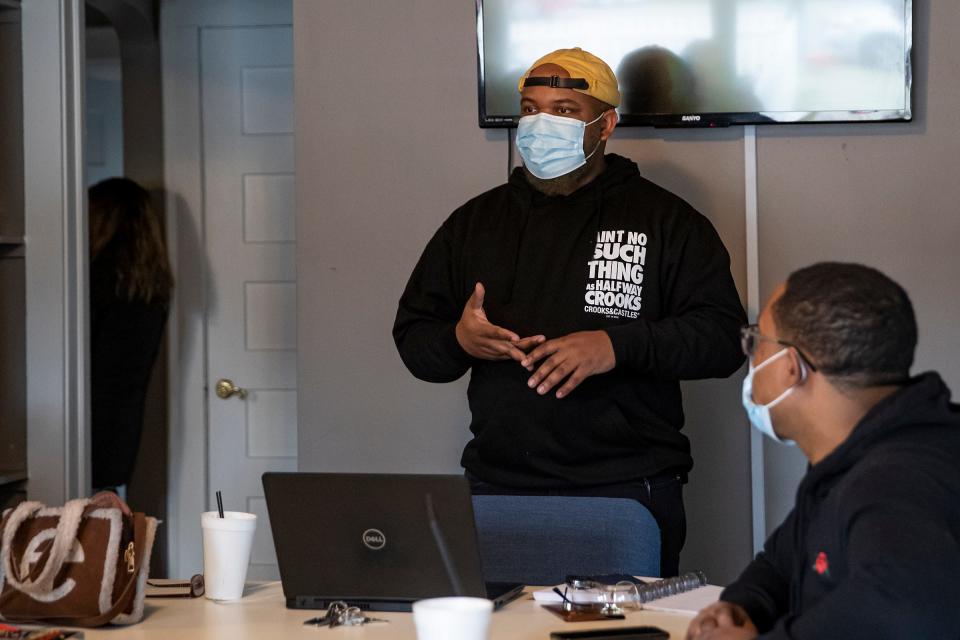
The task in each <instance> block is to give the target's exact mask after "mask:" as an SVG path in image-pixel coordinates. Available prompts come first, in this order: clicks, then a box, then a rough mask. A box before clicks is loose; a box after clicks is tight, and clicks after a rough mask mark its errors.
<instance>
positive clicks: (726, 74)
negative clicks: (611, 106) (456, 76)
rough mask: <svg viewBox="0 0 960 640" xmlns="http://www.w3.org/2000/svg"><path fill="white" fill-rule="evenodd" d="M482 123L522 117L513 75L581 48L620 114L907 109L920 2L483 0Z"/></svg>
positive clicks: (630, 120) (722, 120)
mask: <svg viewBox="0 0 960 640" xmlns="http://www.w3.org/2000/svg"><path fill="white" fill-rule="evenodd" d="M475 1H476V10H477V62H478V64H477V70H478V87H479V107H480V109H479V110H480V126H481V127H512V126H516V123H517V121H518V120H519V96H518V93H517V81H518V80H519V78H520V76H521V75H522V74H523V72H524V71H525V70H526V69H527V66H528V65H529V64H530V63H532V62H533V61H534V60H536V59H537V58H539V57H540V56H542V55H543V54H545V53H548V52H550V51H553V50H554V49H559V48H565V47H575V46H578V47H581V48H583V49H586V50H587V51H590V52H592V53H595V54H596V55H598V56H600V57H601V58H603V59H604V60H605V61H606V62H607V63H608V64H609V65H610V66H611V67H612V68H613V70H614V71H615V72H616V73H617V77H618V79H619V82H620V91H621V94H622V104H621V105H620V108H619V112H620V118H621V119H620V124H621V125H626V126H657V127H684V126H687V127H690V126H692V127H697V126H699V127H717V126H728V125H731V124H772V123H797V122H862V121H905V120H910V119H911V88H912V80H911V46H912V41H913V33H912V32H913V5H912V0H475Z"/></svg>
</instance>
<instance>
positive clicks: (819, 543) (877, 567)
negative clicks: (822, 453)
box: [721, 373, 960, 640]
mask: <svg viewBox="0 0 960 640" xmlns="http://www.w3.org/2000/svg"><path fill="white" fill-rule="evenodd" d="M721 599H722V600H726V601H729V602H734V603H737V604H740V605H741V606H743V607H744V608H745V609H746V610H747V612H748V613H749V614H750V617H751V618H752V619H753V621H754V624H756V625H757V628H758V629H759V630H760V631H761V632H765V633H764V635H763V636H762V637H763V638H795V639H801V638H818V639H820V638H845V639H846V638H918V639H919V638H924V639H927V638H950V639H953V640H955V639H956V638H960V406H958V405H956V404H951V403H950V391H949V390H948V389H947V388H946V386H944V384H943V381H942V380H941V379H940V376H938V375H937V374H935V373H928V374H925V375H923V376H920V377H918V378H915V379H913V380H912V381H911V382H910V383H909V384H908V385H906V386H905V387H904V388H902V389H901V390H899V391H898V392H897V393H895V394H894V395H892V396H890V397H888V398H885V399H884V400H883V401H881V402H880V403H879V404H878V405H877V406H876V407H874V408H873V409H872V410H871V411H870V412H869V413H868V414H867V415H866V416H865V417H864V418H863V420H862V421H861V422H860V424H858V425H857V427H856V428H855V429H854V431H853V432H852V434H851V435H850V437H849V438H848V439H847V440H846V441H845V442H844V443H843V444H841V445H840V446H839V447H838V448H837V449H836V450H835V451H834V452H833V453H831V454H830V455H829V456H827V457H826V458H824V459H823V460H821V461H820V462H819V463H818V464H817V465H815V466H813V467H811V468H810V470H809V471H808V472H807V475H806V477H804V479H803V481H802V482H801V483H800V487H799V489H798V490H797V503H796V506H795V507H794V509H793V511H792V512H791V513H790V515H789V516H788V517H787V519H786V521H785V522H784V523H783V524H782V525H780V527H779V528H778V529H777V530H776V531H775V532H774V533H773V535H772V536H770V539H769V540H767V543H766V545H765V547H764V550H763V551H762V552H761V553H759V554H758V555H757V557H756V559H755V560H754V561H753V562H752V563H750V565H749V566H748V567H747V569H746V570H745V571H744V572H743V575H741V576H740V578H739V579H738V580H737V581H736V582H734V583H733V584H732V585H730V586H729V587H727V588H726V589H725V590H724V592H723V595H722V596H721Z"/></svg>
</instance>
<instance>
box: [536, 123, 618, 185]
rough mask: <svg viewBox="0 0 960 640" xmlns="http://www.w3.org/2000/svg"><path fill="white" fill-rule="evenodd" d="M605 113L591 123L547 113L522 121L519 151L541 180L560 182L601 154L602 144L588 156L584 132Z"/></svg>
mask: <svg viewBox="0 0 960 640" xmlns="http://www.w3.org/2000/svg"><path fill="white" fill-rule="evenodd" d="M605 113H606V111H604V112H603V113H601V114H600V115H599V116H597V117H596V118H595V119H594V120H591V121H590V122H584V121H583V120H578V119H577V118H564V117H562V116H555V115H552V114H549V113H543V112H541V113H537V114H534V115H532V116H524V117H522V118H520V123H519V124H518V125H517V149H518V150H519V151H520V156H521V157H522V158H523V164H524V166H525V167H526V168H527V169H528V170H529V171H530V173H532V174H533V175H535V176H537V177H538V178H540V179H541V180H552V179H553V178H559V177H560V176H563V175H566V174H568V173H570V172H571V171H573V170H575V169H579V168H580V167H582V166H583V165H585V164H586V163H587V160H588V159H590V158H591V157H592V156H593V154H594V153H596V152H597V149H599V148H600V142H601V141H597V146H595V147H594V148H593V151H591V152H590V155H589V156H584V154H583V132H584V130H585V129H586V128H587V127H588V126H590V125H592V124H593V123H595V122H597V121H599V120H600V118H602V117H603V116H604V114H605Z"/></svg>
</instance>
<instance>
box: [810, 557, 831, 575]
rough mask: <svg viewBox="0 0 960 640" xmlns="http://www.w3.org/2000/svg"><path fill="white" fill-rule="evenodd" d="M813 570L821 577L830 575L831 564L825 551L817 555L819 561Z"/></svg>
mask: <svg viewBox="0 0 960 640" xmlns="http://www.w3.org/2000/svg"><path fill="white" fill-rule="evenodd" d="M813 570H814V571H816V572H817V573H818V574H820V575H821V576H829V575H830V562H829V561H828V560H827V554H826V553H825V552H823V551H821V552H820V553H818V554H817V559H816V561H815V562H814V563H813Z"/></svg>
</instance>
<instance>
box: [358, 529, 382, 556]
mask: <svg viewBox="0 0 960 640" xmlns="http://www.w3.org/2000/svg"><path fill="white" fill-rule="evenodd" d="M361 539H362V540H363V545H364V546H365V547H367V548H368V549H373V550H374V551H379V550H380V549H383V548H384V547H385V546H386V544H387V537H386V536H385V535H383V532H382V531H380V530H379V529H367V530H366V531H364V532H363V535H362V536H361Z"/></svg>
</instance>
